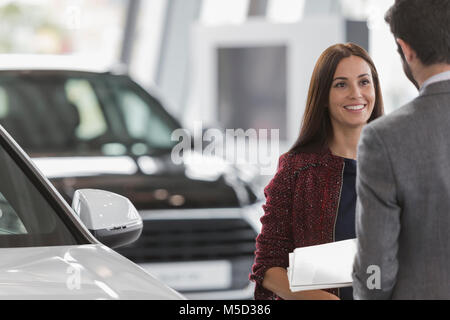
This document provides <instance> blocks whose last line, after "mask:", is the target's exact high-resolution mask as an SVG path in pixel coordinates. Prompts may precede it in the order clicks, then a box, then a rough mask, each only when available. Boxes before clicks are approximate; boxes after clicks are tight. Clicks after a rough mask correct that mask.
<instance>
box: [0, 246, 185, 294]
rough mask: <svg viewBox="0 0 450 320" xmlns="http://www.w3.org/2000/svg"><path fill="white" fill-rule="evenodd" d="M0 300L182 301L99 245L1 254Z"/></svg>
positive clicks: (130, 263)
mask: <svg viewBox="0 0 450 320" xmlns="http://www.w3.org/2000/svg"><path fill="white" fill-rule="evenodd" d="M0 299H21V300H22V299H155V300H174V299H177V300H179V299H184V297H183V296H182V295H180V294H179V293H177V292H176V291H174V290H173V289H171V288H169V287H168V286H166V285H164V284H163V283H161V282H160V281H159V280H157V279H156V278H154V277H153V276H151V275H150V274H149V273H147V272H146V271H144V270H143V269H142V268H140V267H139V266H137V265H136V264H134V263H132V262H131V261H129V260H127V259H126V258H124V257H123V256H121V255H119V254H118V253H116V252H114V251H113V250H111V249H109V248H107V247H105V246H103V245H82V246H65V247H37V248H8V249H0Z"/></svg>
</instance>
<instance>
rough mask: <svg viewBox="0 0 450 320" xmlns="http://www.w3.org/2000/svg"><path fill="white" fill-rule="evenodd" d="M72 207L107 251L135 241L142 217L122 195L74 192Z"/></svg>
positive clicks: (104, 192)
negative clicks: (107, 248)
mask: <svg viewBox="0 0 450 320" xmlns="http://www.w3.org/2000/svg"><path fill="white" fill-rule="evenodd" d="M72 208H73V209H74V210H75V212H76V213H77V214H78V215H79V216H80V219H81V221H82V222H83V223H84V225H85V226H86V227H87V228H88V229H89V231H90V232H91V233H92V235H93V236H94V237H96V238H97V239H98V240H99V241H100V242H101V243H103V244H105V245H106V246H108V247H110V248H117V247H121V246H125V245H127V244H130V243H133V242H134V241H136V240H137V239H138V238H139V236H140V235H141V232H142V227H143V223H142V218H141V216H140V215H139V213H138V212H137V210H136V208H135V207H134V205H133V204H132V203H131V202H130V200H128V198H125V197H123V196H120V195H118V194H115V193H112V192H108V191H103V190H95V189H80V190H77V191H75V194H74V197H73V201H72Z"/></svg>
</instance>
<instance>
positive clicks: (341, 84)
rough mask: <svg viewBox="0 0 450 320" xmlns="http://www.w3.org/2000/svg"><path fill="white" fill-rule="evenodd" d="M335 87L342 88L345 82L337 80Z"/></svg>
mask: <svg viewBox="0 0 450 320" xmlns="http://www.w3.org/2000/svg"><path fill="white" fill-rule="evenodd" d="M334 87H335V88H343V87H345V82H338V83H336V84H335V85H334Z"/></svg>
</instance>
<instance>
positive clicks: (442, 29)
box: [353, 0, 450, 299]
mask: <svg viewBox="0 0 450 320" xmlns="http://www.w3.org/2000/svg"><path fill="white" fill-rule="evenodd" d="M386 21H387V22H388V23H389V25H390V27H391V31H392V33H393V35H394V37H395V40H396V42H397V44H398V48H399V53H400V56H401V58H402V61H403V67H404V70H405V74H406V75H407V76H408V78H409V79H410V80H411V81H412V82H413V83H414V85H415V86H416V87H417V88H418V89H419V96H418V97H417V98H416V99H414V100H413V101H411V102H410V103H408V104H407V105H405V106H403V107H401V108H400V109H398V110H396V111H395V112H393V113H391V114H390V115H387V116H384V117H382V118H380V119H378V120H375V121H373V122H371V123H370V124H368V125H367V126H366V127H365V128H364V129H363V132H362V134H361V140H360V143H359V146H358V177H357V183H356V188H357V194H358V200H357V205H356V234H357V238H358V249H357V254H356V258H355V263H354V270H353V290H354V296H355V298H356V299H450V272H449V271H448V270H449V267H450V0H397V1H396V2H395V4H394V5H393V6H392V7H391V9H390V10H389V11H388V12H387V14H386Z"/></svg>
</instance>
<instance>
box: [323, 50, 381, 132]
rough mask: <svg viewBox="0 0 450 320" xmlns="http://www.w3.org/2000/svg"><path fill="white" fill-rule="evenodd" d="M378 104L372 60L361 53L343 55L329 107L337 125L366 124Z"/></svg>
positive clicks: (337, 69)
mask: <svg viewBox="0 0 450 320" xmlns="http://www.w3.org/2000/svg"><path fill="white" fill-rule="evenodd" d="M374 105H375V87H374V83H373V78H372V72H371V70H370V66H369V64H368V63H367V62H366V61H365V60H364V59H362V58H360V57H357V56H350V57H348V58H344V59H342V60H341V61H340V62H339V64H338V66H337V68H336V72H335V74H334V77H333V83H332V84H331V89H330V98H329V110H330V117H331V122H332V124H333V128H336V126H339V127H347V128H355V127H361V126H363V125H365V124H366V123H367V121H368V120H369V118H370V115H371V114H372V111H373V108H374Z"/></svg>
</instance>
